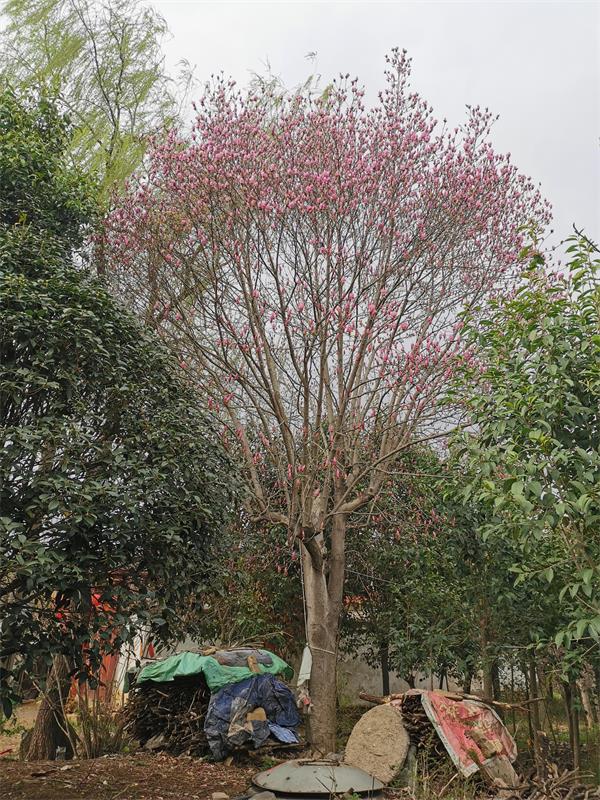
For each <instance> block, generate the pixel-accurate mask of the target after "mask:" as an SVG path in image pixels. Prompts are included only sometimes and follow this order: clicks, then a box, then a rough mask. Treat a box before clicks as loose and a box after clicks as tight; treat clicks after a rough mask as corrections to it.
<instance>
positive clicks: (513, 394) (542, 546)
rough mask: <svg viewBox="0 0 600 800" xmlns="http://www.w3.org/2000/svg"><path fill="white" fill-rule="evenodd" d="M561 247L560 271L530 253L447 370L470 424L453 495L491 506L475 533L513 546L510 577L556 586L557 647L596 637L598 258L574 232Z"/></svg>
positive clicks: (599, 627)
mask: <svg viewBox="0 0 600 800" xmlns="http://www.w3.org/2000/svg"><path fill="white" fill-rule="evenodd" d="M568 252H569V253H570V254H571V259H570V261H569V264H568V271H567V273H566V275H565V274H563V273H558V274H556V273H550V274H548V273H547V272H546V271H545V270H544V269H543V263H544V262H543V259H542V257H541V256H540V255H539V254H537V253H535V252H534V253H533V254H532V265H531V268H530V270H529V271H528V272H527V273H526V274H525V275H524V282H523V284H522V286H521V287H520V288H519V289H518V290H517V291H516V293H515V294H514V295H513V296H510V297H508V298H499V299H497V300H495V301H494V302H492V303H491V304H490V305H489V306H488V308H487V309H486V312H487V313H486V314H485V318H484V319H483V320H481V321H477V322H475V321H472V322H471V323H470V324H469V325H468V327H467V331H468V337H469V340H470V342H471V343H472V345H473V347H475V348H477V353H478V355H477V361H476V366H475V367H472V366H467V367H466V368H465V369H464V370H463V371H462V372H461V373H460V377H459V379H458V380H459V384H458V394H459V395H460V398H461V399H462V400H463V402H464V403H465V406H466V408H467V410H468V412H469V414H470V419H471V421H472V422H473V424H474V425H475V426H476V433H475V434H472V435H469V436H467V437H465V439H464V440H463V444H462V447H463V451H462V452H463V455H464V456H465V457H466V462H465V465H466V467H467V470H468V474H469V475H470V478H471V480H470V482H469V483H468V484H467V485H466V487H465V490H464V494H463V496H464V498H465V499H466V500H467V501H470V499H471V498H472V497H475V498H476V499H477V500H478V501H479V502H483V503H486V504H487V505H488V507H489V508H490V509H491V510H492V513H493V517H492V518H491V520H490V522H489V524H488V525H486V528H485V534H486V535H487V536H492V535H494V536H509V537H513V538H514V540H515V541H516V542H517V543H518V544H519V545H520V547H521V548H522V554H523V558H522V562H521V563H522V566H521V570H520V576H519V579H520V580H525V579H526V578H527V577H529V576H532V575H538V576H539V575H542V576H543V577H544V578H545V579H546V580H547V581H548V583H549V584H552V583H555V582H558V583H559V588H560V589H561V591H560V596H561V598H562V601H563V603H564V604H565V610H567V609H568V610H569V613H570V616H571V621H570V623H569V624H568V625H567V626H566V627H562V626H561V628H560V629H559V630H557V631H556V643H557V644H558V645H562V644H566V645H567V646H569V645H570V643H571V642H572V641H573V640H578V639H581V638H582V637H584V636H587V637H590V638H591V639H592V640H594V641H597V639H598V637H599V636H600V606H599V604H598V590H599V586H600V583H599V582H600V572H599V570H598V563H599V562H600V549H599V540H598V536H597V532H596V530H597V525H598V520H599V519H600V517H599V514H600V511H599V509H600V493H599V487H600V428H599V418H598V402H599V399H600V368H599V364H600V322H599V319H600V287H599V283H598V269H599V267H600V259H598V258H597V257H595V252H597V251H596V250H595V248H594V246H593V245H592V244H591V243H590V242H589V241H588V240H587V239H585V238H584V237H575V238H574V239H572V240H571V244H570V247H569V248H568ZM527 254H528V251H525V252H524V254H523V255H524V256H525V255H527Z"/></svg>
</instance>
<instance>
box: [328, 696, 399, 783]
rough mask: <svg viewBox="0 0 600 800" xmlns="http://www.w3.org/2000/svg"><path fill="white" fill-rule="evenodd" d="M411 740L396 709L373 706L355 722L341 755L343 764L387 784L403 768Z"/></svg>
mask: <svg viewBox="0 0 600 800" xmlns="http://www.w3.org/2000/svg"><path fill="white" fill-rule="evenodd" d="M409 746H410V738H409V736H408V733H407V732H406V729H405V727H404V723H403V721H402V714H401V712H400V710H399V709H397V708H394V707H393V706H390V705H383V706H375V708H372V709H370V710H369V711H367V712H366V714H363V716H362V717H361V718H360V719H359V720H358V722H357V723H356V725H355V726H354V728H353V729H352V733H351V734H350V738H349V739H348V743H347V744H346V752H345V755H344V763H345V764H350V765H351V766H353V767H358V768H359V769H362V770H365V771H366V772H368V773H369V774H370V775H374V776H375V777H376V778H378V779H379V780H380V781H382V782H383V783H390V781H392V780H393V779H394V778H395V777H396V775H398V773H399V772H400V770H401V769H402V766H403V764H404V761H405V760H406V754H407V753H408V748H409Z"/></svg>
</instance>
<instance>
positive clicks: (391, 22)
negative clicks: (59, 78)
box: [153, 0, 600, 240]
mask: <svg viewBox="0 0 600 800" xmlns="http://www.w3.org/2000/svg"><path fill="white" fill-rule="evenodd" d="M153 5H154V6H155V7H156V8H157V9H158V10H159V11H160V13H161V14H162V15H163V16H164V17H165V19H166V21H167V23H168V25H169V27H170V29H171V32H172V34H173V35H172V39H171V40H170V41H169V42H167V43H166V45H165V48H166V52H167V58H168V61H169V63H170V65H174V64H175V63H176V62H177V60H178V59H181V58H185V59H188V60H189V61H190V62H191V63H192V64H195V65H196V67H197V69H196V74H197V77H198V78H199V79H200V80H201V81H203V80H205V79H206V78H208V77H209V76H210V74H211V73H213V72H219V71H221V70H222V71H224V72H225V73H226V74H227V75H231V76H232V77H234V78H235V79H236V80H237V81H239V82H241V83H243V84H246V83H247V82H248V81H249V79H250V75H251V72H252V71H263V72H264V65H265V62H266V61H267V60H268V62H269V63H270V64H271V68H272V70H273V72H274V73H276V74H278V75H280V76H281V77H282V78H283V80H284V81H285V83H286V84H287V85H289V86H293V85H295V84H298V83H300V82H301V81H302V80H304V79H305V78H306V77H307V76H308V75H309V74H310V73H311V72H314V71H317V72H319V73H320V74H321V75H322V80H323V81H324V82H327V81H328V80H329V79H330V78H332V77H335V76H337V75H338V73H340V72H344V73H345V72H349V73H350V74H351V75H357V76H358V77H359V78H360V79H361V81H362V82H363V83H364V85H365V87H366V89H367V93H368V94H367V97H368V98H369V97H371V98H374V97H375V94H376V92H377V91H378V89H379V88H380V87H381V86H382V85H383V70H384V56H385V53H386V52H389V51H390V50H391V48H392V47H394V46H398V47H401V48H403V47H405V48H406V49H407V50H408V51H409V55H410V56H412V58H413V78H412V83H413V86H414V88H415V89H416V90H417V91H419V92H420V93H421V94H422V95H423V96H424V97H425V98H426V99H427V100H428V101H429V102H430V103H431V104H432V105H433V107H434V110H435V113H436V115H437V116H438V118H440V119H441V118H442V117H444V116H445V117H447V118H448V120H449V121H450V122H451V123H452V124H456V123H458V122H459V121H461V120H462V119H463V118H464V106H465V104H472V105H477V104H480V105H482V106H488V107H489V108H490V109H491V110H492V111H493V112H494V113H497V114H499V115H500V119H499V121H498V122H497V123H496V126H495V129H494V132H493V141H494V144H495V146H496V147H497V149H499V150H501V151H503V152H506V151H510V152H511V153H512V154H513V160H514V162H515V163H516V164H517V165H518V166H519V167H520V168H521V169H522V171H524V172H526V173H527V174H529V175H531V176H532V177H533V178H534V179H535V181H536V182H538V181H539V182H541V184H542V189H543V191H544V194H545V195H546V197H548V198H549V200H550V201H551V202H552V204H553V206H554V214H555V225H554V226H555V228H556V230H557V233H558V234H559V235H560V236H561V237H562V236H565V235H568V234H569V233H570V231H571V225H572V223H573V222H575V223H577V225H578V226H582V227H583V228H584V229H585V230H586V231H587V232H588V234H589V235H591V236H593V237H594V238H595V239H596V240H600V2H576V0H570V2H556V3H554V2H425V0H421V1H420V2H387V3H383V2H285V0H279V1H278V2H270V3H266V2H225V1H222V2H218V3H214V2H202V1H201V0H155V2H154V3H153ZM311 52H313V53H316V54H317V56H316V59H315V60H314V61H313V62H311V61H309V60H307V58H306V56H307V54H308V53H311Z"/></svg>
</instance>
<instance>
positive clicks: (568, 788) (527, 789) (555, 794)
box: [496, 764, 600, 800]
mask: <svg viewBox="0 0 600 800" xmlns="http://www.w3.org/2000/svg"><path fill="white" fill-rule="evenodd" d="M496 798H498V800H500V799H501V800H597V798H600V787H598V786H593V787H592V786H590V785H589V784H585V783H584V782H583V780H582V777H581V774H580V773H579V772H578V770H568V769H565V770H562V771H561V770H560V769H559V768H558V767H557V765H556V764H548V765H547V767H546V775H545V777H539V776H535V775H534V776H533V777H531V778H530V779H529V780H525V781H524V782H523V783H522V784H521V785H520V786H519V787H517V788H516V789H510V790H509V789H501V790H500V791H499V793H498V794H497V795H496Z"/></svg>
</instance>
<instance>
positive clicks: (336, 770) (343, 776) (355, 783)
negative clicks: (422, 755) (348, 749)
mask: <svg viewBox="0 0 600 800" xmlns="http://www.w3.org/2000/svg"><path fill="white" fill-rule="evenodd" d="M252 783H254V785H255V786H259V787H260V788H261V789H269V790H270V791H272V792H278V793H285V794H290V795H291V794H294V795H300V794H301V795H312V796H314V795H322V796H325V797H329V796H330V794H332V793H334V792H335V793H337V792H339V793H342V792H356V794H367V793H372V792H374V791H379V790H380V789H383V784H382V783H381V781H378V780H377V778H374V777H373V776H372V775H369V774H368V773H366V772H364V771H363V770H362V769H357V768H356V767H349V766H348V765H347V764H338V763H336V762H333V761H286V762H285V763H284V764H278V765H277V766H276V767H272V768H271V769H268V770H266V771H265V772H260V773H259V774H258V775H255V776H254V778H253V779H252Z"/></svg>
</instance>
